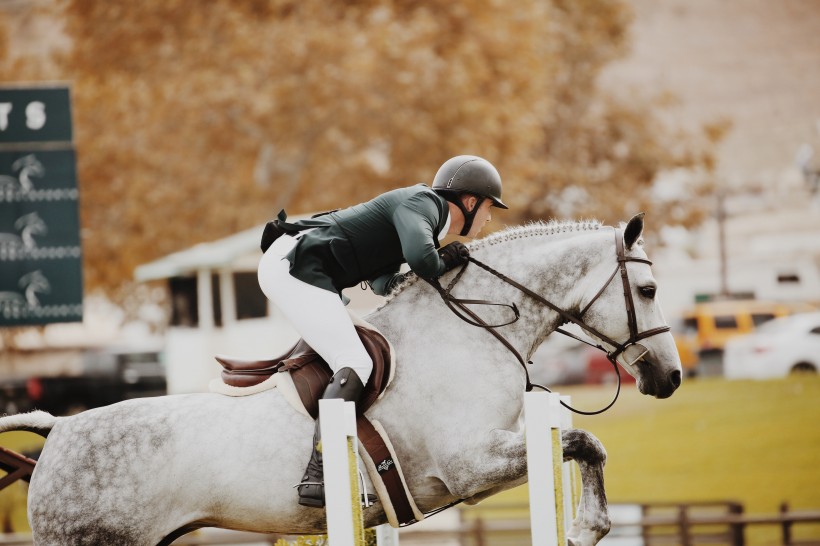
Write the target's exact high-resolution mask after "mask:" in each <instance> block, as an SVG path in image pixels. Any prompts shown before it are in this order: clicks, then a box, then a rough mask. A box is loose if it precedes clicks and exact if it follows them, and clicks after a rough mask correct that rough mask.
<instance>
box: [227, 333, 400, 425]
mask: <svg viewBox="0 0 820 546" xmlns="http://www.w3.org/2000/svg"><path fill="white" fill-rule="evenodd" d="M356 332H357V333H358V334H359V338H360V339H361V340H362V344H363V345H364V348H365V349H367V352H368V353H369V354H370V357H371V358H372V359H373V372H372V373H371V374H370V379H368V381H367V384H366V385H365V387H364V391H363V392H362V397H361V399H360V400H359V403H358V404H356V410H357V412H358V413H364V412H365V411H366V410H367V408H369V407H370V406H372V405H373V403H374V402H375V401H376V399H377V398H378V397H379V395H380V394H381V393H382V392H383V391H384V389H386V388H387V385H388V383H389V381H390V374H391V366H392V359H391V352H390V344H389V343H388V342H387V340H386V339H385V338H384V336H382V335H381V334H380V333H378V332H376V331H374V330H370V329H367V328H363V327H361V326H356ZM215 358H216V360H217V361H218V362H219V363H220V364H222V367H223V370H222V381H223V382H224V383H225V384H227V385H230V386H232V387H251V386H253V385H258V384H259V383H261V382H263V381H265V380H266V379H268V378H269V377H271V376H272V375H273V374H275V373H278V372H290V377H291V379H293V384H294V386H295V387H296V391H297V392H298V393H299V398H301V400H302V404H304V406H305V409H306V410H307V411H308V413H309V414H310V415H311V416H312V417H313V418H314V419H315V418H317V417H318V416H319V399H320V398H321V397H322V394H323V393H324V392H325V387H327V385H328V383H329V382H330V378H331V377H332V376H333V371H332V370H331V369H330V366H328V365H327V363H326V362H325V361H324V359H323V358H322V357H321V356H319V354H318V353H316V351H314V350H313V349H312V348H311V347H310V345H308V344H307V343H306V342H305V340H304V339H300V340H299V341H298V342H297V343H296V345H294V346H293V347H291V349H290V350H289V351H287V352H286V353H285V354H283V355H282V356H280V357H278V358H272V359H270V360H239V359H235V358H230V357H226V356H221V355H219V356H216V357H215Z"/></svg>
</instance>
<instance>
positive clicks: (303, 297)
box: [259, 236, 373, 507]
mask: <svg viewBox="0 0 820 546" xmlns="http://www.w3.org/2000/svg"><path fill="white" fill-rule="evenodd" d="M283 239H284V240H285V241H282V240H283ZM280 241H281V243H280ZM293 244H295V241H293V239H292V238H291V237H287V236H285V237H281V238H280V239H279V240H277V241H276V242H275V243H274V244H273V245H272V246H271V247H270V248H269V249H268V251H267V252H266V253H265V256H263V258H262V261H261V262H260V264H259V284H260V286H261V287H262V291H263V292H264V293H265V295H266V296H267V297H268V299H270V300H271V301H272V302H273V303H274V304H275V305H276V306H277V307H278V308H279V309H280V310H281V311H282V313H283V314H284V315H285V317H286V318H287V319H288V320H289V321H290V323H291V324H292V325H293V327H294V328H295V329H296V330H297V331H298V332H299V333H300V334H301V335H302V337H303V338H304V340H305V342H307V344H308V345H310V346H311V347H312V348H313V350H315V351H316V352H317V353H319V355H321V357H322V358H323V359H324V360H325V362H327V363H328V365H329V366H330V367H331V369H332V370H333V372H334V376H333V379H332V380H331V383H330V384H329V385H328V387H327V389H326V390H325V393H324V395H323V398H343V399H344V400H346V401H349V402H357V401H358V400H359V397H360V396H361V393H362V391H363V390H364V385H365V384H366V383H367V380H368V378H369V377H370V373H371V372H372V370H373V361H372V360H371V358H370V355H369V354H368V353H367V350H365V348H364V346H363V345H362V342H361V340H360V339H359V336H358V334H357V333H356V330H355V328H354V326H353V322H352V320H351V318H350V315H349V314H348V312H347V310H346V309H345V307H344V304H343V303H342V300H341V299H340V298H339V296H338V294H335V293H333V292H329V291H327V290H324V289H322V288H318V287H315V286H312V285H309V284H307V283H305V282H303V281H300V280H299V279H296V278H295V277H293V276H291V275H290V272H289V268H290V264H289V262H288V261H287V260H286V259H283V257H284V256H285V255H286V254H287V252H288V251H289V250H290V248H291V247H292V246H293ZM320 440H321V435H320V432H319V420H318V419H317V420H316V425H315V430H314V435H313V450H312V454H311V458H310V461H309V462H308V465H307V469H306V470H305V474H304V475H303V477H302V483H303V484H304V485H300V486H299V504H302V505H304V506H314V507H322V506H324V485H323V478H324V476H323V473H322V455H321V446H320Z"/></svg>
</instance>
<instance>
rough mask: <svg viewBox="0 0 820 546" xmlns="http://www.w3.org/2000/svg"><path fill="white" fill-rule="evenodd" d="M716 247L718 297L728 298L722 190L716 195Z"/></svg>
mask: <svg viewBox="0 0 820 546" xmlns="http://www.w3.org/2000/svg"><path fill="white" fill-rule="evenodd" d="M717 223H718V247H719V253H720V296H721V297H722V298H728V297H729V273H728V263H727V259H726V194H725V193H724V191H723V190H722V189H719V190H718V193H717Z"/></svg>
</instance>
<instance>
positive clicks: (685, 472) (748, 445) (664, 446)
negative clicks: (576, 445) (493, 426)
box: [468, 376, 820, 545]
mask: <svg viewBox="0 0 820 546" xmlns="http://www.w3.org/2000/svg"><path fill="white" fill-rule="evenodd" d="M612 392H613V391H612V387H572V388H570V387H565V388H562V389H561V393H562V394H570V395H572V397H573V403H574V405H576V406H577V407H579V408H585V409H592V408H596V407H601V406H603V405H605V404H606V403H607V402H608V400H609V399H610V398H611V396H612ZM818 417H820V378H818V377H817V376H799V377H790V378H786V379H782V380H773V381H760V382H758V381H725V380H722V379H699V380H691V381H688V382H686V383H684V385H683V386H682V387H681V389H680V390H679V391H678V392H677V393H676V394H675V395H674V396H673V397H672V398H669V399H668V400H655V399H653V398H649V397H645V396H642V395H641V394H640V393H638V392H637V390H636V389H635V388H634V387H633V386H628V387H625V388H624V390H622V392H621V398H620V399H619V400H618V402H617V403H616V404H615V406H614V407H613V408H612V409H610V410H609V411H608V412H606V413H604V414H602V415H599V416H594V417H586V416H575V417H574V425H575V426H576V427H579V428H583V429H586V430H588V431H590V432H592V433H593V434H595V435H596V436H597V437H598V438H599V439H600V440H601V441H602V442H603V444H604V446H605V447H606V449H607V453H608V461H607V465H606V469H605V479H606V489H607V496H608V499H609V501H610V502H618V503H621V502H636V501H641V502H645V501H675V502H679V501H700V500H737V501H739V502H741V503H743V505H744V506H745V510H746V512H748V513H768V514H772V513H775V512H777V510H778V506H779V504H780V503H781V502H783V501H787V502H788V503H789V505H790V507H791V508H793V509H801V508H803V509H808V508H813V509H820V419H818ZM526 499H527V489H526V487H520V488H517V489H515V490H512V491H508V492H506V493H503V494H502V495H498V496H496V497H494V498H493V499H489V500H488V501H486V502H485V503H483V504H482V505H479V506H478V507H475V508H469V509H468V510H469V511H470V517H472V516H474V515H478V514H481V511H482V510H486V511H487V513H488V514H489V515H490V517H491V515H492V510H493V505H500V504H508V503H518V502H520V503H526ZM795 530H796V532H795V534H796V535H797V536H798V537H802V538H815V539H816V538H820V528H818V526H813V527H812V526H801V525H798V526H797V527H795ZM746 536H747V541H748V543H749V544H760V545H763V544H780V542H779V528H775V527H774V526H753V527H748V528H747V531H746Z"/></svg>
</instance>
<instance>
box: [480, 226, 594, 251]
mask: <svg viewBox="0 0 820 546" xmlns="http://www.w3.org/2000/svg"><path fill="white" fill-rule="evenodd" d="M601 227H602V224H601V223H600V222H599V221H598V220H581V221H577V222H576V221H568V220H564V221H558V220H550V221H549V222H544V221H537V222H529V223H527V224H524V225H522V226H512V227H507V228H505V229H502V230H501V231H496V232H495V233H491V234H490V235H488V236H486V237H484V238H483V239H479V240H478V241H475V242H474V243H471V244H469V245H467V246H469V248H470V250H471V251H472V250H478V249H480V248H484V247H487V246H492V245H496V244H498V243H504V242H507V241H512V240H515V239H524V238H527V237H543V236H555V235H574V234H576V233H580V232H583V231H597V230H599V229H600V228H601Z"/></svg>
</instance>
